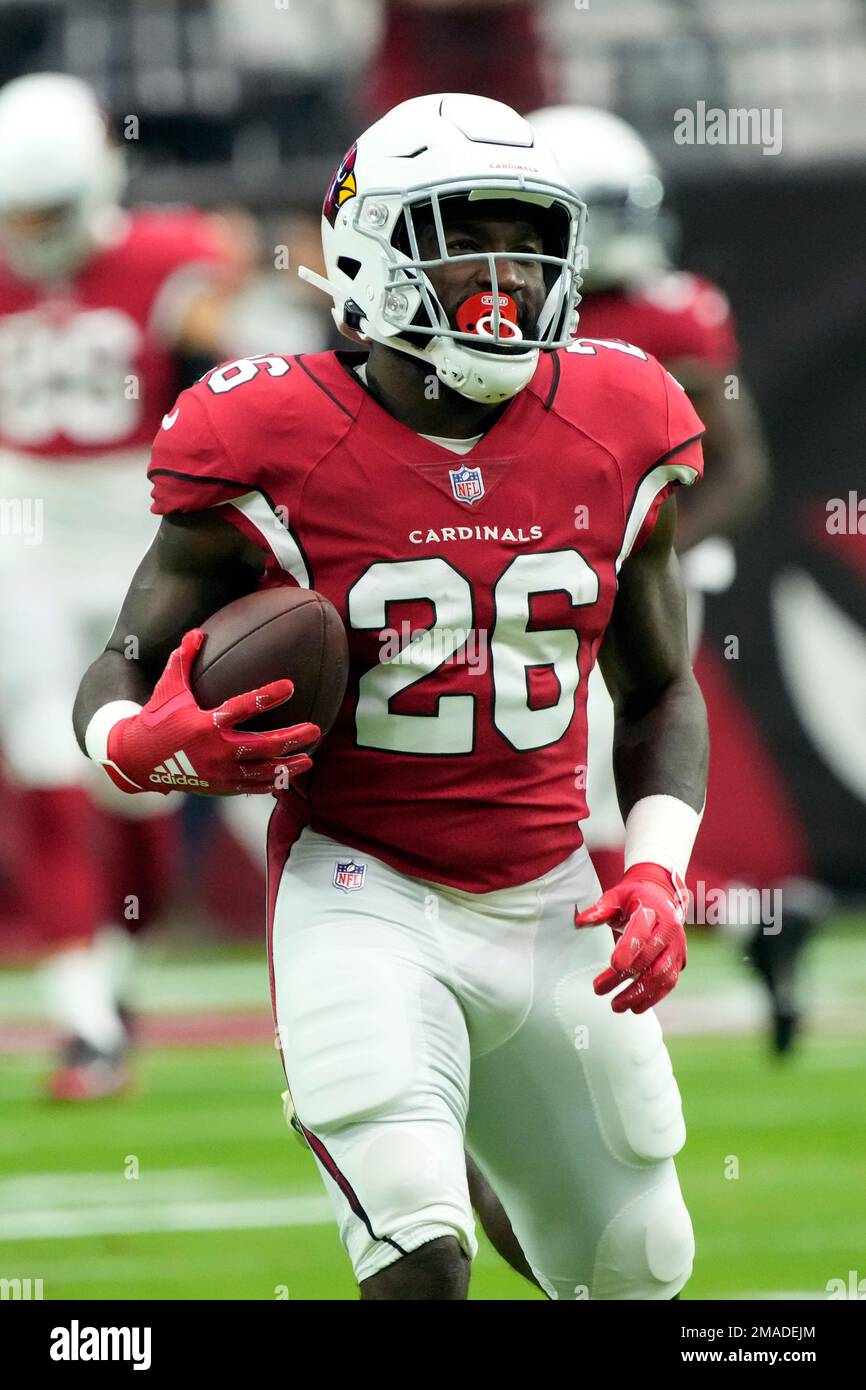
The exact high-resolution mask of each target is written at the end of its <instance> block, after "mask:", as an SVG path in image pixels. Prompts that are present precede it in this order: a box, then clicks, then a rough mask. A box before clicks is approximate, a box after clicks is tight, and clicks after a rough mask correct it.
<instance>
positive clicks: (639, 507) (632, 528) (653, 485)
mask: <svg viewBox="0 0 866 1390" xmlns="http://www.w3.org/2000/svg"><path fill="white" fill-rule="evenodd" d="M697 476H698V471H697V469H696V468H689V467H688V466H687V465H686V464H684V463H660V464H659V465H658V467H657V468H653V469H652V470H651V472H649V473H647V475H646V477H645V478H644V479H643V480H642V481H641V483H640V485H639V487H638V490H637V492H636V493H635V496H634V501H633V502H632V506H631V511H630V512H629V514H628V517H627V518H626V523H625V535H624V536H623V541H622V549H621V550H620V552H619V555H618V556H617V561H616V572H617V574H619V571H620V566H621V565H622V562H623V560H625V559H627V558H628V556H629V555H630V554H631V549H632V546H633V545H634V543H635V541H636V540H637V537H638V534H639V532H640V528H641V527H642V526H643V524H644V522H645V521H646V519H647V516H648V514H649V510H650V508H651V506H652V504H653V502H654V501H655V499H656V498H657V497H658V495H659V493H660V492H661V490H662V488H663V487H666V486H667V484H668V483H670V482H679V483H685V484H686V486H688V485H689V484H691V483H693V482H694V481H695V479H696V478H697Z"/></svg>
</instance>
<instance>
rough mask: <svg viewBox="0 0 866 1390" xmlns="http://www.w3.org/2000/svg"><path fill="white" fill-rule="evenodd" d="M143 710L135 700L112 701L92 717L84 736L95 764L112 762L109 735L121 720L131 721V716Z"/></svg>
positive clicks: (88, 754)
mask: <svg viewBox="0 0 866 1390" xmlns="http://www.w3.org/2000/svg"><path fill="white" fill-rule="evenodd" d="M141 708H142V706H141V705H137V704H136V703H135V701H134V700H111V701H110V702H109V703H108V704H107V705H101V706H100V708H99V709H98V710H97V711H96V713H95V714H94V715H93V716H92V718H91V720H90V723H89V724H88V726H87V732H86V733H85V735H84V746H85V748H86V749H87V756H88V757H89V758H92V759H93V761H94V762H95V763H107V762H110V761H111V760H110V758H109V756H108V735H109V734H110V733H111V730H112V729H113V728H114V726H115V724H119V723H120V721H121V719H129V718H130V716H131V715H133V714H138V713H139V711H140V710H141Z"/></svg>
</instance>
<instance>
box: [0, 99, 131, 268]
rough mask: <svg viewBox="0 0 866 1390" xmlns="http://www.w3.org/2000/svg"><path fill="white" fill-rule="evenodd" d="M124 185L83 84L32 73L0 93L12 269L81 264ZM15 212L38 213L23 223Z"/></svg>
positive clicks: (119, 161)
mask: <svg viewBox="0 0 866 1390" xmlns="http://www.w3.org/2000/svg"><path fill="white" fill-rule="evenodd" d="M123 184H124V166H123V156H122V155H121V153H120V151H119V150H118V149H115V148H114V147H113V146H112V145H111V144H110V143H109V139H108V132H107V129H106V124H105V120H104V118H103V116H102V113H101V111H100V109H99V106H98V104H97V101H96V98H95V96H94V94H93V92H92V91H91V89H90V88H89V87H88V86H87V84H86V83H85V82H81V81H80V80H79V79H78V78H77V77H67V76H65V75H63V74H60V73H39V74H36V75H35V76H32V77H18V78H16V79H15V80H14V81H13V82H9V83H8V84H7V85H6V86H5V87H4V88H3V90H2V91H0V250H2V253H3V255H4V256H5V259H6V260H7V261H8V263H9V265H10V266H11V267H12V269H13V270H14V271H15V272H16V273H17V274H19V275H21V276H24V277H26V278H27V279H33V280H41V279H47V278H51V277H54V276H58V275H67V274H69V273H70V272H71V271H72V270H74V269H75V268H76V267H77V266H78V265H80V264H81V263H82V262H83V261H84V260H85V259H86V258H87V256H88V255H89V254H90V252H91V251H92V250H93V248H94V247H95V246H97V245H99V244H100V242H101V241H102V240H103V239H104V237H105V236H106V235H107V233H108V229H109V227H110V226H111V225H112V224H113V223H114V222H115V221H116V218H117V209H118V200H119V198H120V194H121V191H122V189H123ZM22 214H28V215H32V214H45V218H44V220H43V221H41V222H40V221H39V220H38V219H37V220H36V221H35V222H31V223H30V225H28V224H27V219H26V218H25V217H23V216H22ZM49 214H53V215H49Z"/></svg>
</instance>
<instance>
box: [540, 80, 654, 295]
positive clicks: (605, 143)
mask: <svg viewBox="0 0 866 1390" xmlns="http://www.w3.org/2000/svg"><path fill="white" fill-rule="evenodd" d="M527 120H528V121H529V122H530V124H531V125H532V128H533V129H534V130H535V131H536V132H537V133H538V134H539V135H540V136H541V138H542V139H544V140H546V141H547V143H548V144H549V145H550V147H551V149H552V150H553V153H554V155H555V156H556V158H557V159H558V160H559V163H560V165H561V167H562V170H563V173H564V174H565V177H566V179H567V181H568V182H569V183H570V184H571V186H572V188H574V189H575V190H576V192H577V193H579V194H580V196H581V198H582V199H583V200H584V202H585V203H586V205H587V208H588V217H587V224H586V237H585V241H586V267H585V270H584V277H583V278H584V285H585V288H586V289H587V290H589V289H604V288H607V287H613V286H618V285H624V284H628V283H633V282H641V281H643V280H646V279H649V278H653V277H654V276H656V275H657V274H659V273H660V272H662V271H664V270H666V269H667V268H668V264H669V263H668V256H667V251H666V246H665V241H666V229H665V227H664V223H663V221H662V219H661V217H660V212H661V206H662V199H663V197H664V187H663V185H662V179H661V168H660V166H659V164H658V163H657V161H656V160H655V159H654V158H653V156H652V154H651V153H650V151H649V149H648V148H647V146H646V145H645V144H644V142H643V140H642V139H641V137H640V136H639V135H638V133H637V131H636V130H633V129H632V127H631V126H630V125H627V124H626V122H625V121H623V120H620V118H619V116H614V115H612V114H611V112H610V111H602V110H600V109H598V108H597V107H594V106H548V107H545V108H544V110H542V111H535V112H534V113H533V114H532V115H530V116H528V117H527Z"/></svg>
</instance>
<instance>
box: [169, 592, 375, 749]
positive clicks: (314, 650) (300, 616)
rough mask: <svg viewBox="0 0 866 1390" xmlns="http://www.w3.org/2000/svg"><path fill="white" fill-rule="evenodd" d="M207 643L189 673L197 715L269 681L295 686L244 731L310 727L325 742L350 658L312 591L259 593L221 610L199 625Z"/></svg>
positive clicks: (331, 610) (336, 625)
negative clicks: (318, 730)
mask: <svg viewBox="0 0 866 1390" xmlns="http://www.w3.org/2000/svg"><path fill="white" fill-rule="evenodd" d="M201 626H202V628H203V629H204V631H205V632H206V633H207V641H206V642H205V643H204V644H203V646H202V647H201V649H200V651H199V653H198V655H197V656H196V659H195V662H194V664H193V668H192V690H193V694H194V695H195V697H196V700H197V701H198V703H199V704H200V705H201V707H202V709H214V708H215V707H216V706H217V705H221V704H222V703H223V701H224V700H228V699H230V698H231V696H233V695H241V694H243V692H244V691H247V690H255V689H257V688H258V687H259V686H262V685H267V684H268V683H269V682H270V681H276V680H284V679H286V678H288V679H289V680H291V681H293V682H294V686H295V689H294V693H293V695H292V697H291V699H290V700H287V701H286V702H285V703H284V704H282V705H276V706H275V707H274V708H273V709H270V710H265V711H264V713H263V714H256V715H254V716H253V717H252V718H251V719H247V720H245V721H244V723H243V724H240V725H238V726H237V727H238V728H242V729H255V730H263V729H282V728H284V727H285V726H287V725H289V724H302V723H305V722H306V721H307V720H310V721H311V722H312V723H313V724H318V725H319V727H320V728H321V730H322V735H323V736H324V735H325V734H326V733H327V732H328V730H329V729H330V727H331V725H332V724H333V722H334V720H335V719H336V717H337V713H338V711H339V709H340V705H341V704H342V702H343V696H344V695H345V693H346V680H347V677H348V671H349V650H348V645H347V642H346V632H345V629H344V627H343V624H342V621H341V620H340V615H339V614H338V612H337V610H336V608H335V607H334V605H333V604H332V603H330V602H329V600H328V599H326V598H325V597H324V596H323V595H322V594H319V593H316V591H315V589H294V588H289V587H288V586H286V587H285V588H277V589H263V590H261V591H260V592H257V593H254V594H246V595H245V596H244V597H243V598H239V599H236V600H235V601H234V603H229V604H226V606H225V608H220V610H219V611H218V612H217V613H214V614H213V615H212V616H211V617H210V618H208V619H207V621H206V622H204V623H202V624H201Z"/></svg>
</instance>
